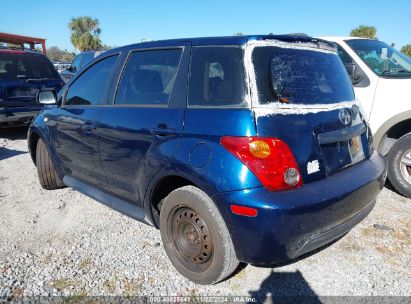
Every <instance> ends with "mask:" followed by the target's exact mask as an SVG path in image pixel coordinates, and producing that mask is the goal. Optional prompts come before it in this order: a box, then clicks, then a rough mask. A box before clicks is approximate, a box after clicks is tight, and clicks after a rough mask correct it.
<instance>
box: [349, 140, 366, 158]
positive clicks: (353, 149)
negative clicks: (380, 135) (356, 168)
mask: <svg viewBox="0 0 411 304" xmlns="http://www.w3.org/2000/svg"><path fill="white" fill-rule="evenodd" d="M348 148H349V151H350V156H351V161H352V163H357V162H359V161H362V160H363V159H364V158H365V154H364V149H363V146H362V142H361V136H356V137H354V138H352V139H350V140H349V141H348Z"/></svg>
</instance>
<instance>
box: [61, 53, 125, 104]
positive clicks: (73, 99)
mask: <svg viewBox="0 0 411 304" xmlns="http://www.w3.org/2000/svg"><path fill="white" fill-rule="evenodd" d="M117 57H118V56H117V55H115V56H111V57H107V58H105V59H103V60H101V61H99V62H97V63H96V64H94V65H93V66H91V67H90V68H89V69H87V70H86V71H85V72H84V73H83V74H82V75H81V76H80V77H79V78H77V79H76V80H75V82H74V83H73V84H72V85H71V86H70V87H69V89H68V92H67V95H66V100H65V102H64V104H65V105H100V104H103V103H104V102H105V101H104V100H103V99H104V93H105V89H106V87H107V84H108V81H109V79H110V75H111V73H112V71H113V68H114V65H115V63H116V60H117Z"/></svg>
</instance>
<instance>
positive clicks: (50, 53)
mask: <svg viewBox="0 0 411 304" xmlns="http://www.w3.org/2000/svg"><path fill="white" fill-rule="evenodd" d="M62 56H63V51H62V50H60V49H59V48H58V47H57V46H52V47H49V48H48V49H47V57H48V58H49V59H50V60H51V61H62V59H61V58H62Z"/></svg>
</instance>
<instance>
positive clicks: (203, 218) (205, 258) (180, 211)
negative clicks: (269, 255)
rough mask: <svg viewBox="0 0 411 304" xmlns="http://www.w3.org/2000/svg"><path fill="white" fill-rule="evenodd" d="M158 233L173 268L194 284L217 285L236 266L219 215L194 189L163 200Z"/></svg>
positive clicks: (183, 189) (230, 242)
mask: <svg viewBox="0 0 411 304" xmlns="http://www.w3.org/2000/svg"><path fill="white" fill-rule="evenodd" d="M160 231H161V238H162V240H163V244H164V248H165V250H166V253H167V255H168V257H169V258H170V260H171V262H172V263H173V265H174V267H175V268H176V269H177V270H178V271H179V272H180V273H181V274H182V275H183V276H185V277H186V278H188V279H189V280H191V281H193V282H195V283H198V284H214V283H217V282H219V281H221V280H223V279H225V278H226V277H227V276H229V275H230V274H231V273H232V272H233V271H234V270H235V269H236V268H237V266H238V264H239V261H238V260H237V257H236V255H235V252H234V247H233V243H232V241H231V237H230V234H229V232H228V229H227V227H226V225H225V223H224V220H223V218H222V217H221V214H220V213H219V211H218V209H217V207H216V206H215V205H214V203H213V202H212V200H211V199H210V198H209V197H208V196H207V195H206V194H205V193H204V192H202V191H201V190H200V189H198V188H196V187H193V186H185V187H182V188H179V189H177V190H174V191H173V192H171V193H170V194H169V195H168V196H167V198H166V199H165V200H164V204H163V206H162V208H161V212H160Z"/></svg>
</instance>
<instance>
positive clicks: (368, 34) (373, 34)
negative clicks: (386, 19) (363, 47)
mask: <svg viewBox="0 0 411 304" xmlns="http://www.w3.org/2000/svg"><path fill="white" fill-rule="evenodd" d="M350 36H352V37H363V38H371V39H377V29H376V28H375V27H374V26H368V25H360V26H359V27H357V28H355V29H353V30H351V33H350Z"/></svg>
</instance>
